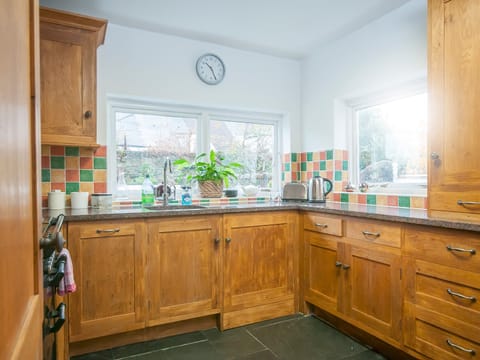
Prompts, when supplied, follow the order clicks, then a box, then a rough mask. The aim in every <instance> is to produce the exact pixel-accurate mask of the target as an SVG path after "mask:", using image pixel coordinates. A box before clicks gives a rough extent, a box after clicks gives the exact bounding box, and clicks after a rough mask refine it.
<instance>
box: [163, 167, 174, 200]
mask: <svg viewBox="0 0 480 360" xmlns="http://www.w3.org/2000/svg"><path fill="white" fill-rule="evenodd" d="M167 170H168V171H169V172H170V174H172V161H171V160H170V158H168V157H167V159H166V160H165V163H164V164H163V206H167V205H168V196H169V193H168V185H167Z"/></svg>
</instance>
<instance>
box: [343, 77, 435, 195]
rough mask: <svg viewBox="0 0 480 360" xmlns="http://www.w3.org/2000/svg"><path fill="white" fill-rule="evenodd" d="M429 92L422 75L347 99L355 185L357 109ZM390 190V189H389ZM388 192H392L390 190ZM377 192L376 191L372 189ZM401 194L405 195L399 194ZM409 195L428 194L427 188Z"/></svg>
mask: <svg viewBox="0 0 480 360" xmlns="http://www.w3.org/2000/svg"><path fill="white" fill-rule="evenodd" d="M423 93H427V79H426V78H424V77H422V78H419V79H415V80H412V81H409V82H407V83H403V84H400V85H398V86H395V87H392V88H389V89H385V90H382V91H378V92H374V93H369V94H366V95H362V96H359V97H354V98H350V99H347V100H345V106H346V112H345V113H346V114H347V115H346V116H347V117H348V118H347V137H348V140H349V141H347V143H348V153H349V169H350V170H349V179H350V181H351V182H352V183H353V184H354V185H355V184H356V185H358V184H359V182H360V174H359V171H358V169H359V165H358V159H359V144H358V131H359V130H358V126H357V115H356V114H357V111H359V110H363V109H365V108H369V107H372V106H376V105H380V104H384V103H387V102H391V101H395V100H400V99H402V98H406V97H411V96H415V95H420V94H423ZM392 190H393V192H392V194H399V192H401V190H399V189H395V188H393V189H392ZM388 191H390V190H388ZM388 191H387V192H386V193H390V192H388ZM372 192H375V191H372ZM399 195H404V194H403V193H402V194H399ZM408 195H426V189H425V190H421V189H419V190H413V189H412V190H408Z"/></svg>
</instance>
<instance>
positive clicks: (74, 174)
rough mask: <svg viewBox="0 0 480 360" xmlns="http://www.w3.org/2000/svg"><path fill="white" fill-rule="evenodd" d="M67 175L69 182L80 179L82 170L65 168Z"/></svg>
mask: <svg viewBox="0 0 480 360" xmlns="http://www.w3.org/2000/svg"><path fill="white" fill-rule="evenodd" d="M65 177H66V180H67V182H77V181H80V171H79V170H78V169H77V170H65Z"/></svg>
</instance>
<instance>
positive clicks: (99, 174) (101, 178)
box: [93, 170, 107, 182]
mask: <svg viewBox="0 0 480 360" xmlns="http://www.w3.org/2000/svg"><path fill="white" fill-rule="evenodd" d="M93 181H94V182H106V181H107V170H93Z"/></svg>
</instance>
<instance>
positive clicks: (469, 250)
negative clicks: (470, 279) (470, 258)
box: [447, 245, 477, 255]
mask: <svg viewBox="0 0 480 360" xmlns="http://www.w3.org/2000/svg"><path fill="white" fill-rule="evenodd" d="M447 250H448V251H458V252H468V253H470V254H472V255H475V254H476V253H477V250H475V249H462V248H457V247H453V246H451V245H447Z"/></svg>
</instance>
